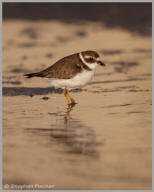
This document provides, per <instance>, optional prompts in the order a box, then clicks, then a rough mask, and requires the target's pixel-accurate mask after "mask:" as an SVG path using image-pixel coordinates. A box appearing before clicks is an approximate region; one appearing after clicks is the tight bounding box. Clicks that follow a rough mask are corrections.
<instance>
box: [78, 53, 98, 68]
mask: <svg viewBox="0 0 154 192" xmlns="http://www.w3.org/2000/svg"><path fill="white" fill-rule="evenodd" d="M79 57H80V59H81V61H82V62H83V63H84V64H85V65H87V66H88V67H89V68H90V69H91V70H94V69H95V68H96V67H97V65H98V64H97V63H93V64H89V63H88V62H86V61H85V60H84V58H83V56H82V53H79ZM85 57H87V58H90V56H85Z"/></svg>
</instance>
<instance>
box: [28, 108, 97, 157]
mask: <svg viewBox="0 0 154 192" xmlns="http://www.w3.org/2000/svg"><path fill="white" fill-rule="evenodd" d="M74 109H75V105H69V106H67V108H66V110H65V112H62V113H61V112H56V113H48V114H49V115H52V118H51V119H52V124H51V125H50V126H49V127H47V128H45V127H44V128H26V129H25V130H26V132H27V133H28V134H30V133H31V134H32V135H31V136H32V137H35V138H36V135H37V136H39V137H37V142H38V145H39V144H41V146H42V142H43V143H44V146H46V147H53V146H54V145H56V146H57V144H60V145H59V147H60V149H62V151H63V152H64V153H73V154H82V155H88V156H91V157H96V158H98V156H99V153H98V150H97V145H98V142H97V141H96V135H95V133H94V131H93V129H92V128H91V127H89V126H87V125H85V124H84V123H83V122H82V121H80V120H79V119H75V118H74V117H72V115H71V112H72V111H73V110H74ZM53 122H54V123H53ZM56 148H57V147H56Z"/></svg>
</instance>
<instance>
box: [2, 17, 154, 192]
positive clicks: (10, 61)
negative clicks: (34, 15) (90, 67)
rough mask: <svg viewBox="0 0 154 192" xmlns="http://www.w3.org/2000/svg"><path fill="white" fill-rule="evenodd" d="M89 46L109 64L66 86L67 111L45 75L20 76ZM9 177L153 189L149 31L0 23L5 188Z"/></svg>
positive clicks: (19, 181)
mask: <svg viewBox="0 0 154 192" xmlns="http://www.w3.org/2000/svg"><path fill="white" fill-rule="evenodd" d="M87 49H88V50H96V51H97V52H98V53H99V54H100V56H101V58H102V60H103V61H104V63H106V64H107V65H106V67H102V68H101V66H99V67H98V68H97V70H96V73H95V76H94V78H93V79H92V81H91V82H89V84H88V85H86V86H85V87H83V89H82V90H75V91H72V92H71V94H72V96H73V97H74V98H75V100H76V101H77V102H78V104H77V105H75V107H73V108H72V110H70V111H69V109H68V106H67V104H66V101H65V98H64V96H63V94H62V90H60V89H58V90H56V89H54V88H52V87H51V86H50V81H49V80H48V79H41V78H32V79H26V78H24V76H23V75H24V74H25V73H29V72H30V73H31V72H37V71H39V70H42V69H45V68H46V67H48V66H50V65H51V64H53V63H54V62H56V61H57V60H58V59H60V58H62V57H64V56H67V55H69V54H73V53H76V52H80V51H84V50H87ZM6 184H8V186H7V188H8V189H11V188H13V189H16V188H17V187H15V186H13V185H12V184H16V185H27V186H25V187H24V188H25V189H28V186H29V185H31V186H29V188H30V189H34V188H35V186H34V185H35V184H39V185H42V188H41V189H47V188H48V187H49V189H51V188H53V189H83V190H85V189H118V190H119V189H133V190H138V189H140V190H141V189H146V190H148V189H149V190H151V188H152V38H151V36H142V35H140V34H138V33H135V32H134V33H132V32H130V31H127V30H125V29H121V28H107V27H106V26H102V24H101V23H99V22H92V21H85V22H82V23H71V24H70V23H64V22H60V21H58V20H52V21H41V20H38V21H26V20H25V21H23V20H5V21H4V22H3V185H4V186H3V188H4V189H6ZM46 185H50V186H46ZM40 187H41V186H40ZM36 189H38V186H37V187H36Z"/></svg>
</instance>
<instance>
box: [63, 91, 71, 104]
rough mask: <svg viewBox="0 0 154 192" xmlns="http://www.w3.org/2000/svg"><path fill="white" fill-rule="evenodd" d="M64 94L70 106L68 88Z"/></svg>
mask: <svg viewBox="0 0 154 192" xmlns="http://www.w3.org/2000/svg"><path fill="white" fill-rule="evenodd" d="M63 94H64V96H65V98H66V100H67V103H68V105H70V101H69V98H68V93H67V89H66V88H64V89H63Z"/></svg>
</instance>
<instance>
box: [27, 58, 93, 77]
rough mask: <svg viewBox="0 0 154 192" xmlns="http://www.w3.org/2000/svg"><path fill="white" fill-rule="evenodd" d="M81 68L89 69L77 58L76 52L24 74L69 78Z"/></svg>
mask: <svg viewBox="0 0 154 192" xmlns="http://www.w3.org/2000/svg"><path fill="white" fill-rule="evenodd" d="M83 69H86V70H90V69H89V68H88V67H87V66H85V65H84V64H83V63H82V62H81V60H80V59H79V56H78V54H73V55H70V56H67V57H64V58H63V59H61V60H59V61H57V62H56V63H55V64H54V65H52V66H50V67H48V68H47V69H45V70H43V71H40V72H38V73H31V74H26V75H25V76H26V77H28V78H31V77H44V78H57V79H71V78H73V77H74V76H75V75H76V74H77V73H79V72H81V71H82V70H83Z"/></svg>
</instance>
